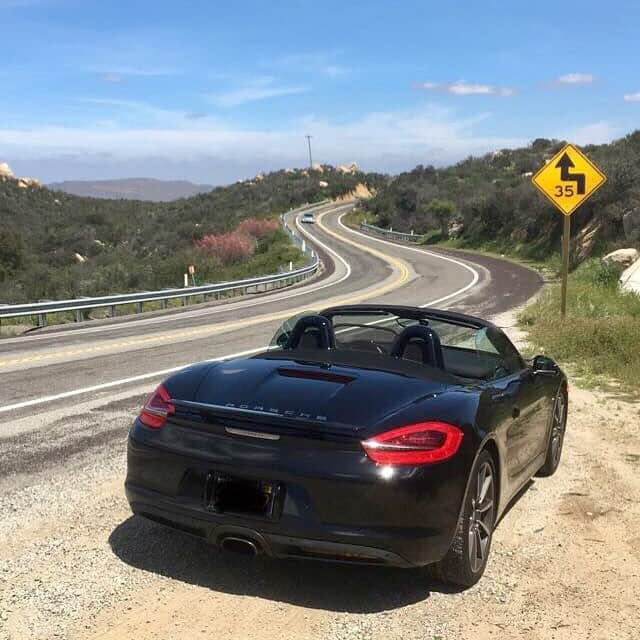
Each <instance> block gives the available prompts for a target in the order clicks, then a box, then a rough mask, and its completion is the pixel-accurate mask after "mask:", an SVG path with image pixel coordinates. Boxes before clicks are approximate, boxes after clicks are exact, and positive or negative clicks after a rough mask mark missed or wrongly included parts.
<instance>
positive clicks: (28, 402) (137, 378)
mask: <svg viewBox="0 0 640 640" xmlns="http://www.w3.org/2000/svg"><path fill="white" fill-rule="evenodd" d="M267 348H268V347H258V348H256V349H248V350H247V351H239V352H238V353H230V354H229V355H226V356H220V357H219V358H211V359H210V360H205V361H204V362H220V361H222V360H228V359H229V358H241V357H243V356H248V355H251V354H252V353H259V352H260V351H265V350H266V349H267ZM193 364H196V363H193V362H192V363H190V364H183V365H180V366H179V367H171V368H170V369H160V370H159V371H152V372H151V373H142V374H140V375H139V376H131V377H130V378H122V379H121V380H112V381H111V382H103V383H102V384H96V385H93V386H92V387H84V388H82V389H73V391H65V392H63V393H57V394H55V395H52V396H43V397H41V398H34V399H33V400H25V401H24V402H18V403H16V404H10V405H7V406H4V407H0V413H6V412H7V411H14V410H15V409H24V408H25V407H33V406H35V405H38V404H44V403H46V402H53V401H54V400H62V399H64V398H72V397H74V396H79V395H81V394H83V393H93V392H95V391H102V390H103V389H111V388H112V387H117V386H119V385H121V384H129V383H132V382H140V381H142V380H148V379H149V378H158V377H160V376H166V375H167V374H169V373H175V372H176V371H180V370H181V369H186V368H187V367H190V366H191V365H193Z"/></svg>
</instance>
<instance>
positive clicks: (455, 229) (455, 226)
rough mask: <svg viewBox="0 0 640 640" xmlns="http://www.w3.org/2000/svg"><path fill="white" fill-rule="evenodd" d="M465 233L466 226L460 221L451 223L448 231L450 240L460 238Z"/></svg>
mask: <svg viewBox="0 0 640 640" xmlns="http://www.w3.org/2000/svg"><path fill="white" fill-rule="evenodd" d="M463 231H464V224H463V223H462V222H460V221H459V220H453V221H451V222H450V223H449V227H448V229H447V234H448V235H449V238H451V239H455V238H459V237H460V236H461V235H462V232H463Z"/></svg>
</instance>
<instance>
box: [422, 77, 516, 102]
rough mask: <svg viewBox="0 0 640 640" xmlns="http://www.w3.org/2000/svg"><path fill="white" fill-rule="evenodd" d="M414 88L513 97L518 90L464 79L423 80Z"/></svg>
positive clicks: (464, 94)
mask: <svg viewBox="0 0 640 640" xmlns="http://www.w3.org/2000/svg"><path fill="white" fill-rule="evenodd" d="M414 89H421V90H424V91H444V92H445V93H450V94H451V95H454V96H479V95H484V96H502V97H504V98H508V97H511V96H513V95H515V94H516V90H515V89H512V88H510V87H493V86H491V85H488V84H475V83H468V82H465V81H464V80H458V81H457V82H450V83H437V82H422V83H419V84H415V85H414Z"/></svg>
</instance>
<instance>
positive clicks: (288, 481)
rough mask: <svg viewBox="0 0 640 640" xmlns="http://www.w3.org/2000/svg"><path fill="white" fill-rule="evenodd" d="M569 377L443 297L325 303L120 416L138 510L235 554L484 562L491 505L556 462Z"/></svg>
mask: <svg viewBox="0 0 640 640" xmlns="http://www.w3.org/2000/svg"><path fill="white" fill-rule="evenodd" d="M567 391H568V389H567V380H566V377H565V375H564V374H563V373H562V371H561V370H560V369H559V368H558V366H557V365H556V364H555V363H554V362H553V360H551V359H550V358H548V357H545V356H537V357H535V358H534V359H533V360H532V361H530V362H527V361H525V360H524V359H523V358H522V357H521V355H520V354H519V352H518V351H517V350H516V348H515V347H514V346H513V344H512V343H511V342H510V341H509V339H508V338H507V336H506V335H505V334H504V333H503V332H502V331H501V330H500V329H499V328H497V327H496V326H494V325H492V324H491V323H489V322H486V321H484V320H480V319H478V318H475V317H471V316H466V315H462V314H458V313H453V312H449V311H440V310H436V309H425V308H415V307H404V306H388V305H357V306H342V307H334V308H330V309H326V310H324V311H321V312H319V313H313V314H307V315H304V316H301V317H297V318H294V319H292V320H290V321H288V322H286V323H285V324H284V325H283V326H282V327H281V328H280V330H279V331H278V332H277V334H276V336H275V337H274V340H273V343H272V345H271V347H270V348H268V349H266V350H265V351H264V352H262V353H259V354H257V355H255V356H253V357H250V358H244V359H235V360H227V361H222V362H203V363H200V364H197V365H194V366H190V367H188V368H187V369H184V370H182V371H180V372H178V373H176V374H175V375H173V376H171V377H170V378H169V379H167V380H166V381H165V382H163V383H162V385H160V386H159V387H158V388H157V390H156V391H155V392H154V393H153V395H152V396H151V397H150V398H149V400H148V401H147V403H146V404H145V406H144V408H143V410H142V412H141V414H140V415H139V416H138V418H137V419H136V420H135V422H134V424H133V426H132V428H131V432H130V436H129V443H128V469H127V478H126V493H127V498H128V500H129V503H130V505H131V508H132V510H133V512H134V513H135V514H138V515H140V516H144V517H146V518H150V519H152V520H155V521H157V522H160V523H163V524H166V525H168V526H170V527H174V528H176V529H180V530H182V531H186V532H189V533H191V534H194V535H197V536H200V537H202V538H205V539H207V540H209V541H210V542H212V543H214V544H217V545H221V546H222V547H223V548H225V549H228V550H233V551H239V552H244V553H252V554H257V553H264V554H267V555H268V556H271V557H275V558H285V557H297V558H309V559H320V560H333V561H341V562H354V563H366V564H379V565H392V566H399V567H415V566H423V565H427V564H432V565H434V568H435V570H436V572H437V574H438V575H439V577H440V578H441V579H442V580H444V581H447V582H451V583H455V584H458V585H463V586H468V585H472V584H474V583H475V582H476V581H477V580H478V579H479V578H480V576H481V575H482V573H483V571H484V569H485V566H486V563H487V558H488V555H489V549H490V546H491V537H492V534H493V530H494V527H495V524H496V522H497V520H498V519H499V518H500V516H501V515H502V514H503V513H504V512H505V509H506V507H507V506H508V505H509V503H510V501H512V499H513V498H514V496H516V494H517V493H518V491H519V490H520V489H521V488H522V487H523V486H524V485H525V484H526V483H527V482H529V480H530V479H531V477H532V476H534V475H536V474H537V475H540V476H549V475H551V474H552V473H554V471H555V470H556V468H557V467H558V463H559V461H560V455H561V452H562V444H563V438H564V433H565V426H566V420H567Z"/></svg>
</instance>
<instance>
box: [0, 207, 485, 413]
mask: <svg viewBox="0 0 640 640" xmlns="http://www.w3.org/2000/svg"><path fill="white" fill-rule="evenodd" d="M345 215H346V212H345V213H343V214H342V215H340V216H339V217H338V224H339V225H340V226H341V227H342V228H343V229H345V230H346V231H348V232H351V233H355V234H357V235H359V236H362V237H364V238H366V239H368V240H375V241H376V242H381V243H383V244H389V245H392V246H395V247H399V248H401V249H404V250H406V251H415V252H416V253H421V254H427V255H430V256H432V257H434V258H439V259H440V260H446V261H447V262H452V263H454V264H457V265H459V266H461V267H464V268H465V269H467V270H468V271H470V272H471V273H472V274H473V278H472V279H471V282H469V283H468V284H466V285H465V286H464V287H462V288H461V289H458V290H457V291H454V292H453V293H450V294H448V295H446V296H443V297H441V298H438V299H436V300H430V301H429V302H426V303H425V304H422V305H420V306H421V307H428V306H429V305H432V304H437V303H440V302H443V301H444V300H448V299H449V298H453V297H455V296H458V295H460V294H462V293H464V292H465V291H467V290H469V289H470V288H471V287H473V286H474V285H475V284H476V283H477V282H478V280H479V279H480V275H479V274H478V272H477V271H476V270H475V269H474V268H473V267H470V266H469V265H467V264H465V263H464V262H461V261H460V260H455V259H454V258H449V257H447V256H441V255H438V254H437V253H432V252H431V251H424V250H422V249H416V248H414V247H405V246H403V245H398V244H396V243H394V242H388V241H387V240H381V239H380V238H372V237H371V236H368V235H366V234H364V233H360V232H359V231H354V230H353V229H349V227H347V226H345V225H344V224H343V222H342V218H343V217H344V216H345ZM296 225H297V226H298V228H299V229H300V231H301V232H302V233H303V234H304V235H306V236H307V237H308V238H312V239H313V242H315V243H317V244H318V245H319V246H321V247H322V248H323V249H324V250H325V251H328V252H329V253H331V254H332V255H333V256H335V257H336V258H338V260H340V261H341V262H342V263H343V265H344V266H345V268H346V273H345V274H344V276H342V278H341V279H340V280H338V281H337V282H334V283H330V284H325V285H323V286H322V287H318V288H316V289H315V291H317V290H318V289H323V288H324V287H327V286H331V285H334V284H338V282H342V281H343V280H345V279H346V278H348V277H349V276H350V275H351V265H350V264H349V263H348V262H347V261H346V260H345V259H344V258H343V257H342V256H340V255H339V254H338V253H337V252H336V251H334V250H333V249H331V248H330V247H328V246H327V245H326V244H324V243H323V242H321V241H320V240H318V239H317V238H315V237H314V236H313V235H311V234H310V233H308V232H307V231H306V230H304V229H302V227H301V226H300V222H299V220H298V217H296ZM296 295H300V293H296ZM290 297H293V296H290ZM266 348H268V347H264V346H263V347H258V348H256V349H249V350H247V351H239V352H238V353H230V354H228V355H226V356H221V357H219V358H212V359H211V360H207V361H206V362H220V361H221V360H228V359H230V358H241V357H243V356H248V355H251V354H253V353H259V352H260V351H264V350H265V349H266ZM192 364H194V363H192ZM189 366H191V365H190V364H186V365H181V366H179V367H171V368H169V369H161V370H159V371H153V372H151V373H143V374H141V375H138V376H132V377H130V378H122V379H120V380H112V381H111V382H104V383H102V384H96V385H93V386H92V387H84V388H82V389H74V390H72V391H65V392H63V393H58V394H56V395H52V396H43V397H41V398H34V399H33V400H26V401H24V402H18V403H16V404H10V405H6V406H4V407H0V413H6V412H8V411H15V410H16V409H24V408H26V407H33V406H36V405H39V404H45V403H47V402H53V401H55V400H63V399H65V398H72V397H74V396H78V395H82V394H84V393H93V392H95V391H102V390H104V389H110V388H112V387H117V386H120V385H122V384H129V383H132V382H140V381H142V380H148V379H150V378H158V377H160V376H165V375H167V374H169V373H175V372H176V371H180V370H181V369H185V368H186V367H189Z"/></svg>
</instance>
